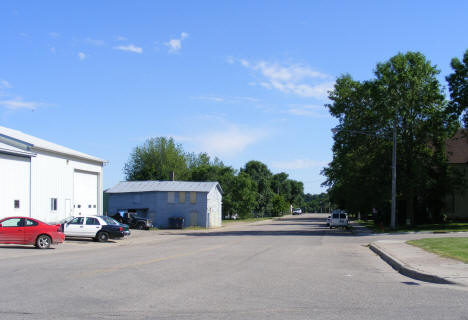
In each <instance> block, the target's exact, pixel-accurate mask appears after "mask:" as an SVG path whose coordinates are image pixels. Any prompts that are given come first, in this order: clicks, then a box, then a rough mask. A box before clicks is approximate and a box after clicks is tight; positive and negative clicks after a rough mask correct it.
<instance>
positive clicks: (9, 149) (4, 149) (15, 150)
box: [0, 141, 35, 157]
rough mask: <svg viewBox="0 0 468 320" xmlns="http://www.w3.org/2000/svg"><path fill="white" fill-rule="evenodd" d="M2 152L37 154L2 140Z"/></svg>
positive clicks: (26, 154) (28, 155)
mask: <svg viewBox="0 0 468 320" xmlns="http://www.w3.org/2000/svg"><path fill="white" fill-rule="evenodd" d="M0 153H7V154H13V155H20V156H27V157H33V156H35V154H34V153H32V152H29V151H25V150H22V149H20V148H16V147H13V146H10V145H8V144H6V143H3V142H1V141H0Z"/></svg>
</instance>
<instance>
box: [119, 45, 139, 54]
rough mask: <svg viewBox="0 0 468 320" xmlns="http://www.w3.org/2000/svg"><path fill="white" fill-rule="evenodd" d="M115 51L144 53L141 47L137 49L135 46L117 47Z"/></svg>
mask: <svg viewBox="0 0 468 320" xmlns="http://www.w3.org/2000/svg"><path fill="white" fill-rule="evenodd" d="M114 49H115V50H121V51H128V52H134V53H142V52H143V49H142V48H140V47H136V46H134V45H133V44H129V45H128V46H117V47H114Z"/></svg>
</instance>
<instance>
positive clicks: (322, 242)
mask: <svg viewBox="0 0 468 320" xmlns="http://www.w3.org/2000/svg"><path fill="white" fill-rule="evenodd" d="M325 218H326V215H319V214H313V215H312V214H304V215H300V216H293V217H286V218H283V219H281V220H278V221H265V222H262V223H257V224H250V225H235V226H229V227H227V228H221V229H217V230H210V231H199V230H188V231H187V230H183V231H146V232H145V231H140V232H134V234H133V235H132V236H131V237H130V238H128V239H124V240H121V241H113V242H109V243H95V242H92V241H83V240H81V241H66V242H65V243H64V244H63V245H59V246H57V247H55V248H54V249H50V250H37V249H34V248H32V247H21V246H8V245H2V246H0V292H1V296H0V319H268V320H273V319H468V305H467V301H468V291H467V289H466V288H464V287H460V286H453V285H437V284H431V283H424V282H420V281H415V280H412V279H410V278H407V277H405V276H402V275H400V274H399V273H397V272H396V271H395V270H393V269H392V268H391V267H390V266H388V265H387V264H386V263H385V262H384V261H382V260H381V259H380V258H379V257H378V256H377V255H375V254H374V253H373V252H372V251H371V250H369V248H368V247H367V245H368V244H369V243H370V242H372V241H375V240H378V239H390V238H395V239H396V238H398V237H399V236H388V235H383V236H371V235H353V234H352V233H350V232H349V231H345V230H337V229H333V230H330V229H328V228H327V227H326V226H325ZM406 237H408V236H406ZM413 237H421V235H419V236H417V235H415V236H413Z"/></svg>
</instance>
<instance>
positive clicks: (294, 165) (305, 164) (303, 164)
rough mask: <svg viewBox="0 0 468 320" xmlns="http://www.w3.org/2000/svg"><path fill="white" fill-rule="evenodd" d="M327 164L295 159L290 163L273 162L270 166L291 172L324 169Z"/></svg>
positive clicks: (325, 162)
mask: <svg viewBox="0 0 468 320" xmlns="http://www.w3.org/2000/svg"><path fill="white" fill-rule="evenodd" d="M327 164H328V162H327V161H317V160H313V159H295V160H291V161H275V162H273V163H272V165H271V166H272V167H273V168H275V169H279V170H292V169H310V168H317V167H324V166H326V165H327Z"/></svg>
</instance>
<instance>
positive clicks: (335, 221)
mask: <svg viewBox="0 0 468 320" xmlns="http://www.w3.org/2000/svg"><path fill="white" fill-rule="evenodd" d="M348 223H349V222H348V214H347V213H346V212H342V213H333V214H332V216H331V220H330V229H331V228H333V227H335V228H338V227H342V228H346V229H347V228H348Z"/></svg>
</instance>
